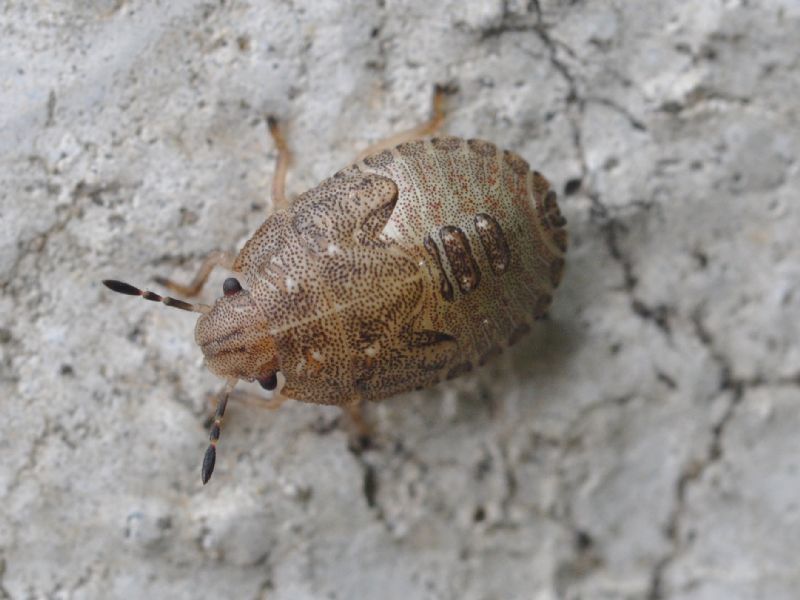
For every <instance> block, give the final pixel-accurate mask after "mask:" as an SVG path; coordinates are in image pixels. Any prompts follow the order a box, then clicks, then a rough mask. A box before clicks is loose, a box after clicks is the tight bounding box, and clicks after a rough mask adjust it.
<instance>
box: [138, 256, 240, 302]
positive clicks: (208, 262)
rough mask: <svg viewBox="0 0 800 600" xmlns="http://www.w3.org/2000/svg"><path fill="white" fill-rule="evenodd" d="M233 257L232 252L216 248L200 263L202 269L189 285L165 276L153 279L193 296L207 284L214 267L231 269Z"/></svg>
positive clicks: (174, 290) (189, 296)
mask: <svg viewBox="0 0 800 600" xmlns="http://www.w3.org/2000/svg"><path fill="white" fill-rule="evenodd" d="M233 259H234V257H233V255H232V254H231V253H230V252H222V251H220V250H215V251H214V252H212V253H211V254H209V255H208V256H207V257H206V259H205V260H204V261H203V264H202V265H200V270H199V271H198V272H197V275H195V276H194V279H192V282H191V283H190V284H188V285H183V284H180V283H176V282H175V281H172V280H171V279H167V278H165V277H158V276H156V277H154V278H153V279H154V280H155V282H156V283H158V284H159V285H163V286H164V287H165V288H167V289H169V290H172V291H173V292H175V293H177V294H181V295H183V296H186V297H187V298H191V297H192V296H196V295H197V294H199V293H200V291H201V290H202V289H203V286H204V285H205V284H206V281H208V276H209V275H210V274H211V271H212V270H213V269H214V267H224V268H226V269H231V268H232V267H233Z"/></svg>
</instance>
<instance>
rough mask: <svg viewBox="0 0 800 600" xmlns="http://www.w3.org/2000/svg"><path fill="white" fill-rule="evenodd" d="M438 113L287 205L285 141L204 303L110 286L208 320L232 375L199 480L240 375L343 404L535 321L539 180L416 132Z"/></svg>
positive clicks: (216, 358) (208, 341)
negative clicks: (260, 216) (226, 274)
mask: <svg viewBox="0 0 800 600" xmlns="http://www.w3.org/2000/svg"><path fill="white" fill-rule="evenodd" d="M442 96H443V90H442V89H441V88H438V87H437V89H436V93H435V95H434V114H433V117H432V119H431V120H430V121H429V122H427V123H425V124H423V125H421V126H419V127H417V128H415V129H413V130H411V131H408V132H405V133H403V134H400V135H398V136H395V137H394V138H390V139H388V140H385V141H384V142H382V143H380V144H377V145H376V146H373V147H371V148H370V149H368V150H367V151H366V152H365V153H364V154H363V155H362V156H363V158H360V159H359V160H357V162H355V163H353V164H352V165H350V166H349V167H347V168H345V169H343V170H341V171H339V172H338V173H336V174H335V175H334V176H333V177H331V178H330V179H327V180H325V181H323V182H322V183H321V184H319V185H318V186H317V187H315V188H313V189H311V190H309V191H307V192H305V193H304V194H301V195H300V196H299V197H298V198H297V199H296V200H295V201H294V202H292V203H291V204H289V203H288V202H287V201H286V197H285V195H284V181H285V176H286V170H287V167H288V163H289V152H288V149H287V145H286V142H285V140H284V138H283V136H282V135H281V132H280V131H279V129H278V126H277V123H276V122H275V120H274V119H271V118H270V119H269V120H268V123H269V129H270V132H271V134H272V137H273V139H274V140H275V143H276V145H277V148H278V164H277V168H276V173H275V177H274V181H273V204H274V206H275V209H276V210H275V211H274V212H273V214H272V215H271V216H269V217H268V218H267V220H266V221H265V222H264V224H263V225H261V227H259V229H258V231H256V233H255V234H254V235H253V237H252V238H250V240H249V241H248V242H247V243H246V244H245V246H244V248H243V249H242V250H241V252H239V254H238V255H237V256H236V257H235V258H233V257H232V256H230V255H228V254H226V253H221V252H216V253H214V254H212V255H211V256H210V257H209V258H208V259H207V260H206V262H205V263H204V264H203V266H202V268H201V269H200V272H199V273H198V275H197V277H196V278H195V279H194V281H193V282H192V284H190V285H188V286H183V285H179V284H177V283H174V282H172V281H169V280H165V279H160V278H159V279H158V282H159V283H161V284H162V285H164V286H165V287H167V288H169V289H171V290H173V291H176V292H179V293H182V294H184V295H186V296H193V295H196V294H197V293H198V292H199V291H200V290H201V288H202V286H203V284H204V283H205V281H206V279H207V278H208V275H209V273H210V271H211V269H212V268H213V267H215V266H224V267H226V268H228V269H230V270H232V271H233V272H235V273H236V274H237V275H238V277H239V279H241V281H242V282H243V285H242V284H240V282H239V279H236V278H233V277H231V278H228V279H227V280H226V281H225V283H224V285H223V296H222V297H221V298H219V299H218V300H217V301H216V302H215V303H214V305H213V306H206V305H200V304H189V303H186V302H183V301H180V300H176V299H174V298H169V297H162V296H160V295H158V294H155V293H153V292H148V291H143V290H140V289H138V288H135V287H133V286H131V285H128V284H125V283H122V282H119V281H112V280H107V281H104V282H103V283H104V284H105V285H106V286H108V287H109V288H111V289H112V290H114V291H116V292H121V293H127V294H132V295H140V296H143V297H144V298H146V299H148V300H155V301H160V302H164V303H165V304H167V305H170V306H175V307H177V308H181V309H184V310H191V311H195V312H199V313H202V315H201V316H200V318H199V320H198V321H197V327H196V329H195V339H196V340H197V343H198V344H199V345H200V347H201V349H202V351H203V354H204V355H205V361H206V364H207V365H208V367H209V369H211V371H212V372H214V373H215V374H217V375H218V376H220V377H222V378H224V379H225V380H226V381H227V384H226V386H225V389H224V391H223V392H222V394H221V396H220V400H219V404H218V406H217V411H216V414H215V419H214V423H213V425H212V427H211V436H210V437H211V443H210V445H209V448H208V450H207V451H206V455H205V458H204V460H203V467H202V480H203V483H206V482H207V481H208V479H209V477H210V476H211V473H212V471H213V469H214V462H215V458H216V444H217V440H218V439H219V434H220V426H221V421H222V417H223V415H224V412H225V407H226V405H227V401H228V396H229V394H230V392H231V390H232V389H233V387H234V385H235V384H236V382H237V381H238V380H240V379H244V380H246V381H254V380H256V381H258V382H259V383H260V384H261V385H262V387H264V388H266V389H269V390H274V389H275V388H276V387H277V384H278V378H277V374H278V373H279V372H280V373H281V374H282V375H283V379H284V380H285V383H284V385H283V387H282V388H281V390H280V391H279V392H276V396H275V400H274V401H273V404H275V405H277V404H279V403H280V402H281V401H283V400H284V399H286V398H291V399H295V400H300V401H303V402H313V403H317V404H335V405H339V406H341V407H344V408H348V407H350V408H352V407H354V406H357V405H358V404H359V403H360V402H362V401H364V400H380V399H382V398H386V397H388V396H392V395H394V394H397V393H399V392H404V391H407V390H412V389H415V388H423V387H426V386H430V385H432V384H434V383H436V382H438V381H441V380H443V379H452V378H453V377H457V376H459V375H461V374H464V373H467V372H469V371H471V370H472V369H473V368H475V367H479V366H481V365H483V364H484V363H486V362H487V361H489V360H490V359H491V358H492V357H494V356H495V355H497V354H499V353H500V352H501V351H502V350H503V348H504V347H506V346H511V345H512V344H514V343H515V342H516V341H517V340H519V339H520V337H522V336H523V335H524V334H525V333H527V332H528V330H529V329H530V327H531V325H532V323H533V321H535V320H536V319H539V318H541V317H542V316H544V315H545V312H546V311H547V309H548V307H549V306H550V303H551V301H552V293H553V290H554V289H555V288H556V287H557V286H558V284H559V282H560V280H561V275H562V273H563V270H564V253H565V251H566V248H567V235H566V231H565V229H564V225H565V220H564V218H563V217H562V216H561V213H560V212H559V209H558V205H557V204H556V194H555V192H553V191H552V190H551V189H550V186H549V184H548V182H547V180H546V179H545V178H544V177H543V176H542V175H541V174H540V173H538V172H537V171H531V170H530V168H529V167H528V163H527V162H525V160H523V159H522V158H520V157H519V156H518V155H516V154H514V153H513V152H509V151H507V150H501V149H499V148H497V146H495V145H494V144H491V143H489V142H485V141H481V140H475V139H470V140H466V139H460V138H455V137H449V136H440V137H432V138H430V137H425V136H429V135H431V134H432V133H434V132H435V131H436V129H438V127H439V125H440V124H441V121H442V118H443V111H442Z"/></svg>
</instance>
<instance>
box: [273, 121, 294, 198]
mask: <svg viewBox="0 0 800 600" xmlns="http://www.w3.org/2000/svg"><path fill="white" fill-rule="evenodd" d="M267 127H268V128H269V134H270V136H272V141H273V142H274V143H275V147H276V148H277V149H278V161H277V163H276V164H275V174H274V175H273V177H272V210H273V211H276V210H282V209H285V208H288V207H289V202H288V200H287V199H286V173H287V171H288V170H289V164H290V163H291V161H292V153H291V152H290V151H289V145H288V144H287V143H286V138H285V137H284V136H283V132H282V131H281V129H280V127H279V126H278V120H277V119H276V118H275V117H273V116H271V115H270V116H268V117H267Z"/></svg>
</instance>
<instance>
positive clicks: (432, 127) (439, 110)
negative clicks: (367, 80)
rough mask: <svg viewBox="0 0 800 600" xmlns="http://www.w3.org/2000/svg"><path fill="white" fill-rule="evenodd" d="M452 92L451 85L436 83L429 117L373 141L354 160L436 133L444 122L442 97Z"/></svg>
mask: <svg viewBox="0 0 800 600" xmlns="http://www.w3.org/2000/svg"><path fill="white" fill-rule="evenodd" d="M454 92H455V90H454V88H452V87H449V86H444V85H439V84H436V85H435V86H434V88H433V102H432V108H431V118H430V119H428V120H427V121H425V122H424V123H422V124H421V125H417V126H416V127H412V128H411V129H408V130H406V131H401V132H400V133H396V134H394V135H392V136H390V137H387V138H385V139H382V140H380V141H377V142H375V143H374V144H372V145H370V146H369V147H367V149H366V150H364V151H363V152H361V153H360V154H359V155H358V157H357V158H356V160H355V161H354V162H358V161H360V160H362V159H364V158H366V157H367V156H370V155H371V154H377V153H378V152H381V151H382V150H386V149H388V148H394V147H395V146H397V145H398V144H403V143H405V142H410V141H411V140H415V139H417V138H421V137H426V136H429V135H433V134H434V133H436V132H437V131H438V130H439V128H440V127H441V126H442V124H443V123H444V117H445V112H444V97H445V96H446V95H448V94H452V93H454Z"/></svg>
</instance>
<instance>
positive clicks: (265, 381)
mask: <svg viewBox="0 0 800 600" xmlns="http://www.w3.org/2000/svg"><path fill="white" fill-rule="evenodd" d="M258 383H259V384H260V385H261V387H262V388H264V389H265V390H267V391H268V392H271V391H272V390H274V389H275V388H276V387H278V375H277V373H270V374H269V375H267V376H266V377H262V378H261V379H259V380H258Z"/></svg>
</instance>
